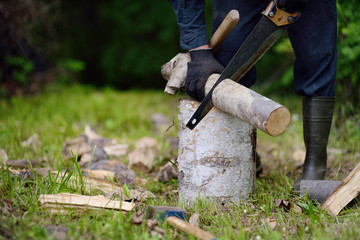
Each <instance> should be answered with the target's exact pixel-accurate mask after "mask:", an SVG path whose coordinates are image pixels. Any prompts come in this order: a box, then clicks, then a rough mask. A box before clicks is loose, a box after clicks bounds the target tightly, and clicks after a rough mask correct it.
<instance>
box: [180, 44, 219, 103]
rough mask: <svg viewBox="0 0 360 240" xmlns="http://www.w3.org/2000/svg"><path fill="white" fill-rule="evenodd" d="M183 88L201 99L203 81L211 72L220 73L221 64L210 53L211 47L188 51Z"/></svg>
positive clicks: (203, 88)
mask: <svg viewBox="0 0 360 240" xmlns="http://www.w3.org/2000/svg"><path fill="white" fill-rule="evenodd" d="M190 58H191V61H190V62H189V63H188V69H187V75H186V81H185V90H186V92H187V94H189V96H190V97H192V98H194V99H196V100H198V101H202V100H203V99H204V98H205V83H206V80H207V79H208V77H209V76H210V75H211V74H213V73H221V72H222V71H223V70H224V67H223V66H221V64H220V63H218V61H216V59H215V58H214V56H213V55H212V53H211V48H208V49H199V50H191V51H190Z"/></svg>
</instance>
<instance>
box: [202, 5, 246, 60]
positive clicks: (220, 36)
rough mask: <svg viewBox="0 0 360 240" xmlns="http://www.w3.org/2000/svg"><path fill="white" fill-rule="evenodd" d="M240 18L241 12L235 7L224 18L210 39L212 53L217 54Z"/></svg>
mask: <svg viewBox="0 0 360 240" xmlns="http://www.w3.org/2000/svg"><path fill="white" fill-rule="evenodd" d="M239 20H240V15H239V12H238V11H237V10H235V9H233V10H231V11H230V12H229V13H228V14H227V15H226V17H225V18H224V20H223V21H222V22H221V24H220V26H219V27H218V28H217V29H216V31H215V32H214V34H213V36H212V37H211V39H210V41H209V45H210V47H211V48H212V53H213V54H215V53H216V51H217V50H218V49H219V47H220V45H221V44H222V43H223V42H224V40H225V39H226V38H227V36H228V35H229V34H230V33H231V31H232V30H233V29H234V27H235V26H236V24H237V23H238V22H239Z"/></svg>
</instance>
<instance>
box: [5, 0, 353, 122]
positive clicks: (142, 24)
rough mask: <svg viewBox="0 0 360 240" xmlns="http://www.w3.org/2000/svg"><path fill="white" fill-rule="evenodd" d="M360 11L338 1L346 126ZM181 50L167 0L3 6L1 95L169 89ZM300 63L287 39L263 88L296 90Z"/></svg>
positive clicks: (268, 64) (271, 60)
mask: <svg viewBox="0 0 360 240" xmlns="http://www.w3.org/2000/svg"><path fill="white" fill-rule="evenodd" d="M358 9H360V2H358V1H356V0H348V1H338V2H337V10H338V44H337V45H338V72H337V101H338V102H339V103H340V106H341V109H339V111H340V112H341V114H340V117H339V118H338V119H337V122H338V123H340V124H341V122H344V120H345V119H346V118H348V117H351V116H354V115H356V114H357V113H358V110H359V109H360V105H359V104H360V101H359V89H360V68H359V67H358V63H359V62H360V10H358ZM211 12H212V1H206V8H205V14H206V18H207V22H208V34H209V36H210V35H211ZM181 51H182V50H181V49H180V47H179V28H178V26H177V23H176V16H175V14H174V12H173V10H172V8H171V6H170V4H169V3H168V2H167V1H150V0H143V1H131V2H129V1H124V0H108V1H96V0H90V1H85V0H78V1H69V0H63V1H60V0H51V1H50V0H28V1H20V0H5V1H2V2H1V3H0V96H1V97H9V96H13V95H24V94H28V93H34V92H38V91H39V90H41V89H42V88H43V87H44V86H45V85H47V84H48V83H50V82H56V83H61V84H70V83H73V82H78V83H81V84H91V85H95V86H97V87H113V88H116V89H119V90H126V89H131V88H132V89H133V88H138V89H139V88H140V89H161V88H163V87H164V85H165V82H164V80H163V79H162V77H161V75H160V67H161V66H162V64H164V63H165V62H167V61H168V60H170V59H171V58H172V57H173V56H175V55H176V54H177V53H178V52H181ZM279 59H281V61H279ZM294 59H295V57H294V54H293V51H292V48H291V44H290V42H289V40H288V38H287V37H286V34H285V35H284V36H283V37H282V38H281V40H280V41H278V42H277V43H276V44H275V46H274V47H273V48H271V49H270V51H269V52H268V53H267V54H266V55H265V56H264V57H263V58H262V59H261V60H260V61H259V63H258V64H257V68H258V73H259V76H258V81H257V84H256V86H255V88H256V90H258V91H259V92H261V93H262V94H264V95H267V94H270V93H275V94H284V93H286V94H288V93H292V92H293V75H292V67H293V63H294Z"/></svg>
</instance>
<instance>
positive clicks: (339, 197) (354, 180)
mask: <svg viewBox="0 0 360 240" xmlns="http://www.w3.org/2000/svg"><path fill="white" fill-rule="evenodd" d="M359 193H360V163H358V164H357V165H356V167H355V168H354V169H353V170H352V171H351V172H350V173H349V174H348V175H347V177H346V178H345V179H344V181H343V182H342V183H341V184H340V185H339V187H338V188H337V189H335V191H334V192H333V193H332V194H330V196H329V197H328V198H327V199H326V200H325V201H324V202H323V203H322V205H321V208H322V209H325V210H326V211H327V212H328V214H329V215H332V216H336V215H338V214H339V213H340V211H341V210H342V209H343V208H344V207H345V206H346V205H347V204H348V203H349V202H350V201H351V200H353V199H354V198H355V197H357V196H358V194H359Z"/></svg>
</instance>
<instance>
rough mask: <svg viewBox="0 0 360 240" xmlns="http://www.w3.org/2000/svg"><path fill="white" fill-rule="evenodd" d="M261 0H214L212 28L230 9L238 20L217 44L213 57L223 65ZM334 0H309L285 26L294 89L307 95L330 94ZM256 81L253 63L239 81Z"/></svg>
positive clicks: (332, 90) (263, 4) (256, 14)
mask: <svg viewBox="0 0 360 240" xmlns="http://www.w3.org/2000/svg"><path fill="white" fill-rule="evenodd" d="M266 6H267V1H264V0H251V1H250V0H236V1H234V0H233V1H232V0H214V1H213V8H214V9H213V31H215V30H216V29H217V27H218V26H219V25H220V23H221V22H222V20H223V19H224V18H225V16H226V14H227V13H228V12H229V11H230V10H231V9H237V10H238V11H239V13H240V21H239V23H238V24H237V26H236V27H235V28H234V30H233V31H232V32H231V33H230V35H229V36H228V37H227V39H226V40H225V41H224V43H223V44H222V45H221V46H220V48H219V50H218V52H217V53H216V55H215V58H216V59H217V60H218V61H219V62H220V63H221V64H222V65H223V66H226V65H227V64H228V63H229V61H230V60H231V59H232V57H233V56H234V54H235V53H236V51H237V50H238V49H239V47H240V46H241V44H242V43H243V42H244V41H245V39H246V37H247V36H248V35H249V33H250V32H251V30H252V29H253V28H254V26H255V25H256V23H257V22H258V21H259V19H260V18H261V16H262V14H261V12H262V11H263V10H264V9H265V8H266ZM336 31H337V19H336V0H310V2H309V4H308V5H307V6H306V7H305V9H304V10H303V11H302V13H301V17H300V19H299V20H298V21H297V22H295V23H293V24H292V25H291V26H290V27H289V28H288V36H289V38H290V41H291V44H292V46H293V49H294V53H295V56H296V60H295V64H294V83H295V92H296V93H298V94H300V95H303V96H307V97H318V96H325V97H334V96H335V80H336V62H337V51H336V37H337V32H336ZM255 81H256V68H255V66H254V67H253V68H252V69H251V70H249V71H248V73H247V74H245V75H244V76H243V78H242V79H241V80H240V83H241V84H243V85H244V86H246V87H250V86H252V85H253V84H254V83H255Z"/></svg>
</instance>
